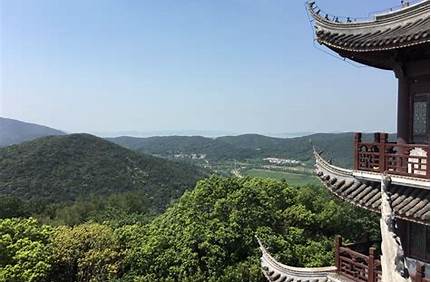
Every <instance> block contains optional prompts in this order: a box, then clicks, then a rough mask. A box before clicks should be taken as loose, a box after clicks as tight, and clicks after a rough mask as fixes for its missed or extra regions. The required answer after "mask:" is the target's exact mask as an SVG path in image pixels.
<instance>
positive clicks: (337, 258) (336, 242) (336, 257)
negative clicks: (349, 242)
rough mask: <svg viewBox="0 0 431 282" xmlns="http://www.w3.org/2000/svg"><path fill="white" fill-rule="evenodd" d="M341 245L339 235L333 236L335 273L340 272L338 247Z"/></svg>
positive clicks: (341, 241)
mask: <svg viewBox="0 0 431 282" xmlns="http://www.w3.org/2000/svg"><path fill="white" fill-rule="evenodd" d="M342 244H343V240H342V239H341V236H340V235H337V236H335V266H336V267H337V272H340V270H341V261H340V247H341V246H342Z"/></svg>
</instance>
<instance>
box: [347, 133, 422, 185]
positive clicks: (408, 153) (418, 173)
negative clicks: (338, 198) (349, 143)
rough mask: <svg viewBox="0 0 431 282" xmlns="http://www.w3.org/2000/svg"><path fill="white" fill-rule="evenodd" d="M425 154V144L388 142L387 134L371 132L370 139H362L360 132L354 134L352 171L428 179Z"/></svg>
mask: <svg viewBox="0 0 431 282" xmlns="http://www.w3.org/2000/svg"><path fill="white" fill-rule="evenodd" d="M429 153H430V149H429V145H426V144H400V143H395V142H388V134H387V133H375V134H374V142H362V134H361V133H355V139H354V154H355V155H354V168H355V170H364V171H372V172H379V173H383V172H385V171H387V172H388V173H389V174H395V175H402V176H412V177H417V178H426V179H429V177H430V170H429V167H430V159H429Z"/></svg>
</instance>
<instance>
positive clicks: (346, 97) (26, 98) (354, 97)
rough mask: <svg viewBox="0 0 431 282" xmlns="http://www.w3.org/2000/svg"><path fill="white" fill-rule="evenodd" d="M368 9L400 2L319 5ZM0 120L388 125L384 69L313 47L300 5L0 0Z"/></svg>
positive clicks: (67, 124) (246, 128) (80, 126)
mask: <svg viewBox="0 0 431 282" xmlns="http://www.w3.org/2000/svg"><path fill="white" fill-rule="evenodd" d="M317 2H318V4H319V6H320V7H322V9H324V10H326V11H328V12H331V13H332V14H336V15H345V16H357V17H359V16H367V15H368V13H369V12H373V11H378V10H382V9H385V8H388V7H391V6H395V5H397V4H399V1H395V0H394V1H392V0H385V1H372V0H357V1H329V0H320V1H317ZM0 5H1V7H0V8H1V30H0V31H1V33H0V36H1V38H0V39H1V43H0V46H1V74H0V75H1V96H0V115H1V116H4V117H10V118H16V119H20V120H24V121H29V122H35V123H40V124H44V125H48V126H51V127H54V128H59V129H63V130H66V131H70V132H115V131H130V130H134V131H163V130H173V131H175V130H216V131H227V132H235V133H245V132H256V133H280V132H304V131H307V132H334V131H356V130H358V131H394V130H395V125H396V124H395V122H396V95H397V94H396V93H397V82H396V79H395V77H394V75H393V73H392V72H389V71H383V70H376V69H372V68H368V67H357V66H352V65H351V64H348V63H346V62H343V61H341V60H338V59H336V58H334V57H333V56H330V55H328V54H326V53H325V52H323V51H322V50H321V49H324V48H323V47H321V46H320V47H319V46H314V45H313V40H312V39H313V35H312V30H311V27H310V24H309V22H308V19H307V14H306V12H305V8H304V1H302V0H301V1H296V0H295V1H287V0H283V1H281V0H280V1H278V0H231V1H222V0H212V1H206V0H201V1H198V0H194V1H186V0H184V1H178V0H176V1H164V0H162V1H144V0H143V1H138V0H136V1H118V0H115V1H110V0H93V1H87V0H85V1H80V0H74V1H57V0H56V1H50V0H38V1H32V0H25V1H21V0H2V1H0Z"/></svg>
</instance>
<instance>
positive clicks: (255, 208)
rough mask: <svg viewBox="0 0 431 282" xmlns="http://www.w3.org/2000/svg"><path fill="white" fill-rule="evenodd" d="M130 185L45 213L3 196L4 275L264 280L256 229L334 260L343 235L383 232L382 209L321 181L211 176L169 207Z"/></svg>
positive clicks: (278, 243) (273, 241) (299, 255)
mask: <svg viewBox="0 0 431 282" xmlns="http://www.w3.org/2000/svg"><path fill="white" fill-rule="evenodd" d="M130 193H131V194H130ZM130 193H117V194H111V195H110V196H106V197H99V198H92V199H78V200H76V201H75V202H74V203H73V204H68V205H66V204H64V205H63V206H57V207H55V208H54V207H52V206H51V207H50V208H46V210H43V209H42V212H40V211H37V210H36V209H35V208H34V206H33V207H32V205H31V201H30V202H28V201H26V202H22V201H20V200H18V199H16V198H13V197H9V198H4V199H2V202H5V203H6V202H7V203H8V205H2V208H1V211H0V212H1V214H0V215H1V217H2V219H1V220H0V250H2V252H1V253H0V281H264V280H263V279H264V278H263V275H262V273H261V270H260V265H259V257H260V253H259V249H258V244H257V241H256V236H257V237H258V238H260V239H261V240H262V242H263V243H264V244H265V246H267V247H268V250H269V251H270V252H271V253H272V254H273V255H274V256H275V257H276V258H277V259H279V260H280V261H282V262H283V263H285V264H289V265H295V266H324V265H331V264H333V241H334V236H335V235H337V234H340V235H342V236H343V238H344V239H345V241H346V242H348V241H358V240H361V239H364V237H368V238H369V239H371V240H373V239H374V240H375V239H378V237H379V228H378V221H377V218H376V215H373V214H370V213H369V212H367V211H364V210H360V209H356V208H354V207H352V206H349V205H346V204H344V203H341V202H338V201H337V200H335V199H333V198H331V196H329V195H328V194H327V193H326V192H325V190H324V189H323V188H322V187H321V186H309V187H307V186H304V187H295V186H291V185H289V184H288V183H287V182H286V181H278V180H271V179H263V178H252V177H245V178H235V177H230V178H229V177H220V176H211V177H209V178H205V179H203V180H200V181H198V183H197V184H196V186H195V187H194V188H193V189H188V190H186V192H185V193H184V194H183V195H182V196H181V197H180V198H179V199H178V200H176V201H174V202H173V203H172V204H171V205H170V206H169V207H168V208H167V209H166V210H164V211H163V212H154V211H153V212H149V211H148V210H147V209H146V208H145V207H146V206H147V204H146V203H145V201H146V200H145V197H139V195H137V194H133V193H136V192H130ZM49 209H51V212H52V214H51V216H48V214H49V212H48V211H47V210H49ZM18 210H19V211H22V212H23V213H22V214H14V213H13V212H14V211H18Z"/></svg>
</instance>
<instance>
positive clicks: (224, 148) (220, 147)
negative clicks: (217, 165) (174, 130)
mask: <svg viewBox="0 0 431 282" xmlns="http://www.w3.org/2000/svg"><path fill="white" fill-rule="evenodd" d="M108 140H110V141H112V142H114V143H116V144H119V145H121V146H124V147H126V148H129V149H132V150H137V151H140V152H143V153H148V154H152V155H157V156H161V157H168V158H172V157H174V155H176V154H203V155H205V156H206V158H207V159H209V160H231V159H232V160H233V159H246V158H252V157H253V156H254V155H255V152H254V150H253V149H243V148H239V147H237V146H234V145H231V144H229V143H226V142H223V141H222V140H219V139H218V138H216V139H213V138H207V137H202V136H162V137H148V138H139V137H127V136H123V137H116V138H108Z"/></svg>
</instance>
